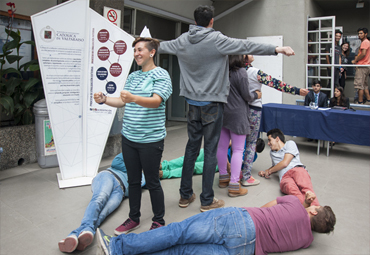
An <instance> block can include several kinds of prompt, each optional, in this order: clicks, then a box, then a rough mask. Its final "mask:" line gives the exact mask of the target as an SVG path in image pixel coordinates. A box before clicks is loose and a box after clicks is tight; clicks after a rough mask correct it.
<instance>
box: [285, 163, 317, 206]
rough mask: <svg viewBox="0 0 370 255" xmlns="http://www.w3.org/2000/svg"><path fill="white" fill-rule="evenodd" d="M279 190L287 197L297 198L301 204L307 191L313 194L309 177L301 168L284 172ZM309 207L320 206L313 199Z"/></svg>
mask: <svg viewBox="0 0 370 255" xmlns="http://www.w3.org/2000/svg"><path fill="white" fill-rule="evenodd" d="M280 189H281V191H282V192H283V193H285V194H287V195H293V196H296V197H298V198H299V201H301V203H303V202H304V200H305V198H306V192H307V191H311V192H313V193H315V192H314V191H313V187H312V182H311V177H310V175H309V174H308V172H307V171H306V169H304V168H303V167H294V168H292V169H290V170H289V171H288V172H286V173H285V174H284V175H283V178H281V181H280ZM315 194H316V193H315ZM311 205H315V206H319V205H320V204H319V201H318V200H317V198H315V200H314V201H313V202H312V204H311Z"/></svg>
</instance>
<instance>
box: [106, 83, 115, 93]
mask: <svg viewBox="0 0 370 255" xmlns="http://www.w3.org/2000/svg"><path fill="white" fill-rule="evenodd" d="M105 90H106V91H107V92H108V94H113V93H114V92H116V90H117V86H116V84H115V83H114V82H113V81H110V82H108V83H107V85H105Z"/></svg>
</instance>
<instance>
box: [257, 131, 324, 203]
mask: <svg viewBox="0 0 370 255" xmlns="http://www.w3.org/2000/svg"><path fill="white" fill-rule="evenodd" d="M267 139H268V146H270V148H271V152H270V157H271V160H272V167H270V168H269V169H266V170H265V171H260V172H259V173H258V175H259V176H264V177H266V178H269V176H270V175H271V174H273V173H276V172H279V179H280V189H281V191H282V192H283V193H284V194H287V195H294V196H296V197H298V199H299V200H300V201H301V203H303V202H304V200H305V195H306V193H307V192H308V191H311V192H312V193H315V192H314V191H313V186H312V182H311V177H310V175H309V174H308V172H307V170H306V167H305V166H304V165H303V164H302V163H301V160H300V158H299V150H298V147H297V145H296V143H295V142H294V141H287V142H285V136H284V134H283V132H282V131H281V130H280V129H277V128H275V129H271V130H270V131H268V132H267ZM312 205H317V206H318V205H320V204H319V201H318V200H317V198H315V200H314V201H313V202H312Z"/></svg>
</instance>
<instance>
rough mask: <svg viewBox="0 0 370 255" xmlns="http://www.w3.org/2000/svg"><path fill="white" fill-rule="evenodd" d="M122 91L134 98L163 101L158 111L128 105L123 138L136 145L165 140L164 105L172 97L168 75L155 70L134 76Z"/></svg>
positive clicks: (136, 105)
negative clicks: (158, 98)
mask: <svg viewBox="0 0 370 255" xmlns="http://www.w3.org/2000/svg"><path fill="white" fill-rule="evenodd" d="M124 89H125V90H127V91H129V92H130V93H132V94H133V95H137V96H141V97H152V96H153V94H157V95H159V96H160V97H161V98H162V99H163V101H162V103H161V104H160V105H159V107H158V108H146V107H142V106H140V105H138V104H136V103H128V104H126V107H125V114H124V116H123V125H122V135H123V136H124V137H126V138H127V139H128V140H130V141H132V142H137V143H152V142H158V141H160V140H162V139H164V138H165V137H166V127H165V123H166V101H167V99H168V98H169V97H170V96H171V94H172V83H171V78H170V76H169V74H168V72H167V71H166V70H165V69H163V68H161V67H156V68H154V69H152V70H150V71H148V72H143V71H142V70H139V71H136V72H133V73H131V74H130V75H129V77H128V78H127V81H126V85H125V88H124Z"/></svg>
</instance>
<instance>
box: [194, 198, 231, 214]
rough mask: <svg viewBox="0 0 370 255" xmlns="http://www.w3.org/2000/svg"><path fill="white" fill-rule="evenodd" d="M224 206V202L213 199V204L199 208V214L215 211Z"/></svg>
mask: <svg viewBox="0 0 370 255" xmlns="http://www.w3.org/2000/svg"><path fill="white" fill-rule="evenodd" d="M224 206H225V201H224V200H221V199H220V200H218V199H217V198H215V197H214V198H213V202H212V204H210V205H202V206H201V207H200V211H201V212H206V211H209V210H212V209H217V208H222V207H224Z"/></svg>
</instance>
